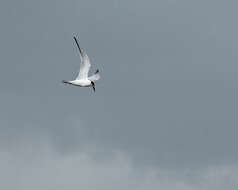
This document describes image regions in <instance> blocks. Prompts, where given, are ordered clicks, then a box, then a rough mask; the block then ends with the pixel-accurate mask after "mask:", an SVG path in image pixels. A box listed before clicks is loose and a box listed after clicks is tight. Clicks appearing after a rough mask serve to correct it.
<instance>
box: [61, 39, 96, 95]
mask: <svg viewBox="0 0 238 190" xmlns="http://www.w3.org/2000/svg"><path fill="white" fill-rule="evenodd" d="M74 40H75V42H76V45H77V47H78V49H79V53H80V60H81V62H80V70H79V73H78V76H77V78H76V79H75V80H72V81H66V80H63V81H62V82H63V83H66V84H72V85H75V86H81V87H93V91H94V92H95V82H96V81H97V80H99V78H100V75H99V70H98V69H97V70H96V72H95V73H94V75H92V76H90V77H88V72H89V70H90V67H91V63H90V60H89V57H88V56H87V54H86V53H85V52H84V51H83V49H82V48H80V46H79V43H78V41H77V39H76V37H74Z"/></svg>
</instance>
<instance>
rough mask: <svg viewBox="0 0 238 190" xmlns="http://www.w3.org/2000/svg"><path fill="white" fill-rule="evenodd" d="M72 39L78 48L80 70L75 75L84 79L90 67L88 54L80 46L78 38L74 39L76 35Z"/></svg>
mask: <svg viewBox="0 0 238 190" xmlns="http://www.w3.org/2000/svg"><path fill="white" fill-rule="evenodd" d="M74 41H75V42H76V45H77V47H78V49H79V53H80V59H81V62H80V70H79V73H78V76H77V79H78V80H79V79H85V78H87V77H88V72H89V70H90V67H91V63H90V60H89V57H88V55H87V54H86V53H85V52H84V51H83V50H82V49H81V48H80V46H79V43H78V40H77V39H76V37H74Z"/></svg>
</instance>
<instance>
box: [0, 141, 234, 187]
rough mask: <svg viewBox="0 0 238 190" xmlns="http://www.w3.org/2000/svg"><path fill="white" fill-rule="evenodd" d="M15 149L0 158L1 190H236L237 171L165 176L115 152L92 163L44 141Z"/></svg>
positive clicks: (83, 154) (225, 169) (177, 172)
mask: <svg viewBox="0 0 238 190" xmlns="http://www.w3.org/2000/svg"><path fill="white" fill-rule="evenodd" d="M18 147H19V148H18V149H15V150H11V151H10V150H9V151H6V149H5V151H3V150H1V152H0V178H1V183H0V188H1V189H5V190H14V189H20V190H21V189H22V190H23V189H24V190H31V189H35V190H42V189H44V190H50V189H57V190H64V189H84V190H95V189H98V190H112V189H113V190H121V189H123V190H148V189H149V190H157V189H163V190H170V189H171V190H198V189H203V190H213V189H214V190H219V189H225V188H226V189H235V187H238V177H237V176H238V167H237V166H234V167H232V166H222V167H221V166H220V167H215V166H213V167H210V168H206V169H205V168H204V169H201V168H200V169H192V170H191V169H190V170H179V169H177V170H168V169H167V170H166V169H161V168H159V167H151V168H145V167H138V165H134V163H133V161H132V160H131V159H130V157H129V155H127V154H125V153H123V152H119V151H118V152H114V153H113V154H112V155H111V156H108V157H107V158H105V159H97V158H96V157H91V154H89V153H87V152H85V151H80V150H79V151H78V152H71V153H69V154H61V153H60V152H57V151H56V150H55V149H54V148H53V147H52V146H50V143H48V142H47V141H46V142H44V143H43V142H41V143H33V144H27V143H25V144H20V145H19V146H18ZM95 148H96V147H95ZM95 150H96V149H93V150H91V152H92V151H95ZM89 152H90V151H89Z"/></svg>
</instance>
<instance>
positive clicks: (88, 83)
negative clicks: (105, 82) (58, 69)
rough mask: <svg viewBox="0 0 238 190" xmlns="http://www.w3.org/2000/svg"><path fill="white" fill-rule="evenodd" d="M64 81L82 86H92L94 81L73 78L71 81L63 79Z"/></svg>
mask: <svg viewBox="0 0 238 190" xmlns="http://www.w3.org/2000/svg"><path fill="white" fill-rule="evenodd" d="M63 82H64V83H67V84H72V85H75V86H81V87H89V86H92V82H91V81H90V80H88V79H79V80H77V79H76V80H71V81H63Z"/></svg>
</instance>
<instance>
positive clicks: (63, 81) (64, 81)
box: [62, 80, 70, 84]
mask: <svg viewBox="0 0 238 190" xmlns="http://www.w3.org/2000/svg"><path fill="white" fill-rule="evenodd" d="M62 83H65V84H70V82H69V81H67V80H62Z"/></svg>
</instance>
